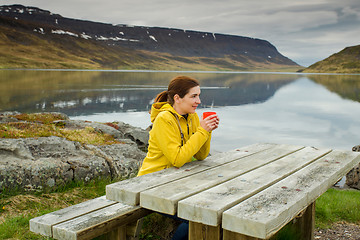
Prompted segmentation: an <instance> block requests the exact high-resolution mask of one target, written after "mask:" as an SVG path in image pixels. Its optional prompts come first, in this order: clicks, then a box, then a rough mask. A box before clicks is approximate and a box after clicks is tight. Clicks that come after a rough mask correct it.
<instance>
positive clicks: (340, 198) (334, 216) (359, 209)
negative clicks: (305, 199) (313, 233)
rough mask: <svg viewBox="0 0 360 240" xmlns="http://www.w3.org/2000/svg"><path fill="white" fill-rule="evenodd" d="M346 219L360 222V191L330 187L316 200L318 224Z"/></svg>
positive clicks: (327, 223)
mask: <svg viewBox="0 0 360 240" xmlns="http://www.w3.org/2000/svg"><path fill="white" fill-rule="evenodd" d="M340 221H345V222H349V223H355V224H360V191H355V190H343V191H339V190H336V189H329V190H328V191H327V192H326V193H325V194H323V195H322V196H321V197H320V198H319V199H318V200H317V201H316V226H317V227H318V228H321V229H323V228H329V227H330V226H331V224H332V223H334V222H340Z"/></svg>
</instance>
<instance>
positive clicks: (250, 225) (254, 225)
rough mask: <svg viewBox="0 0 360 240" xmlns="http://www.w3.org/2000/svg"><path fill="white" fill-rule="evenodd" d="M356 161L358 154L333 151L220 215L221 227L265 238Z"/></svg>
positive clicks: (316, 196)
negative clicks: (221, 216)
mask: <svg viewBox="0 0 360 240" xmlns="http://www.w3.org/2000/svg"><path fill="white" fill-rule="evenodd" d="M359 162H360V156H359V153H354V152H350V151H349V152H345V151H337V150H334V151H332V152H331V153H329V154H327V155H326V156H324V157H322V158H320V159H318V160H316V161H315V162H313V163H312V164H310V165H308V166H306V167H305V168H303V169H301V170H300V171H298V172H296V173H294V174H292V175H290V176H289V177H287V178H285V179H283V180H282V181H280V182H278V183H276V184H274V185H272V186H271V187H269V188H267V189H265V190H264V191H262V192H260V193H258V194H256V195H255V196H253V197H251V198H249V199H247V200H245V201H243V202H241V203H239V204H238V205H236V206H234V207H232V208H230V209H229V210H227V211H225V212H224V213H223V220H222V225H223V228H224V229H226V230H229V231H232V232H237V233H240V234H244V235H248V236H252V237H258V238H262V239H266V238H268V237H270V236H272V235H273V234H275V233H276V232H277V231H278V230H279V229H281V228H282V227H283V226H284V225H286V224H287V223H288V222H289V221H290V220H291V219H293V218H294V217H295V216H296V215H297V214H298V213H299V212H301V211H302V210H303V209H305V208H306V207H307V206H308V205H309V204H311V203H312V202H314V201H315V200H316V199H317V198H318V197H319V196H320V195H321V194H323V193H324V192H325V191H326V190H327V189H328V188H329V187H331V186H332V185H333V184H334V183H336V182H337V181H338V180H339V179H340V178H341V177H342V176H344V175H345V174H346V173H347V172H348V171H349V170H350V169H352V168H353V167H354V166H355V165H356V164H358V163H359Z"/></svg>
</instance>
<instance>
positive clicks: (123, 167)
mask: <svg viewBox="0 0 360 240" xmlns="http://www.w3.org/2000/svg"><path fill="white" fill-rule="evenodd" d="M18 114H21V113H19V112H3V113H0V123H7V122H17V121H18V119H16V118H15V117H13V116H15V115H18ZM35 114H37V113H35ZM39 114H43V113H39ZM50 114H53V115H56V116H60V119H64V120H57V121H54V122H53V124H55V125H58V126H62V127H65V128H69V129H82V128H86V127H92V128H93V129H95V130H96V131H98V132H101V133H105V134H109V135H112V136H113V137H114V138H115V139H117V140H120V142H122V144H112V145H104V146H95V145H90V144H80V143H79V142H74V141H69V140H66V139H65V138H60V137H55V136H52V137H39V138H21V139H0V189H19V190H44V189H49V188H50V189H56V188H58V187H59V186H62V185H64V184H68V183H71V182H73V181H85V182H86V181H90V180H92V179H98V178H109V177H110V178H129V177H134V176H136V174H137V171H138V169H139V167H140V166H141V163H142V160H143V159H144V158H145V156H146V153H145V152H144V151H141V150H140V149H146V147H147V142H148V138H149V133H148V131H146V130H143V129H141V128H137V127H133V126H131V125H129V124H126V123H123V122H117V123H106V124H103V123H96V122H89V121H81V120H70V119H69V117H68V116H67V115H65V114H63V113H57V112H56V113H50ZM0 192H1V190H0Z"/></svg>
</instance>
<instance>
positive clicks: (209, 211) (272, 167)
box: [178, 147, 331, 226]
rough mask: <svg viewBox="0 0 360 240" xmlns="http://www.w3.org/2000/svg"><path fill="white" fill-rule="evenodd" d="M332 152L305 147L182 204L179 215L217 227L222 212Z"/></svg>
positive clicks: (192, 197) (180, 203) (187, 199)
mask: <svg viewBox="0 0 360 240" xmlns="http://www.w3.org/2000/svg"><path fill="white" fill-rule="evenodd" d="M330 151H331V150H330V149H322V150H320V149H315V148H312V147H306V148H304V149H301V150H300V151H297V152H294V153H292V154H290V155H287V156H285V157H283V158H280V159H279V160H277V161H274V162H272V163H270V164H268V165H265V166H263V167H260V168H257V169H255V170H253V171H251V172H248V173H246V174H243V175H241V176H240V177H237V178H234V179H232V180H230V181H227V182H225V183H223V184H220V185H217V186H215V187H213V188H210V189H208V190H206V191H203V192H201V193H199V194H196V195H193V196H191V197H189V198H186V199H184V200H181V201H179V204H178V216H179V217H180V218H183V219H187V220H189V221H193V222H199V223H203V224H206V225H211V226H217V225H219V224H221V216H222V213H223V211H225V210H226V209H229V208H231V207H232V206H234V205H236V204H238V203H240V202H241V201H243V200H245V199H247V198H249V197H251V196H253V195H255V194H256V193H258V192H260V191H262V190H264V189H265V188H267V187H269V186H271V185H272V184H274V183H276V182H278V181H280V180H281V179H284V178H285V177H287V176H289V175H290V174H292V173H294V172H296V171H298V170H299V169H301V168H303V167H304V166H306V165H308V164H310V163H311V162H313V161H315V160H316V159H318V158H320V157H322V156H324V155H325V154H327V153H329V152H330Z"/></svg>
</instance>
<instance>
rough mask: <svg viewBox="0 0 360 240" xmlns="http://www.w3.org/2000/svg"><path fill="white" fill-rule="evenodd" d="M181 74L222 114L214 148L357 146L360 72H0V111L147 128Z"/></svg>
mask: <svg viewBox="0 0 360 240" xmlns="http://www.w3.org/2000/svg"><path fill="white" fill-rule="evenodd" d="M178 75H187V76H190V77H193V78H196V79H198V80H199V82H200V84H201V101H202V104H201V105H200V106H201V107H199V108H198V110H197V112H198V114H199V115H200V114H201V113H202V112H203V111H206V110H209V109H213V110H215V111H216V112H218V114H219V116H220V120H221V122H220V127H219V128H218V129H217V130H216V131H214V132H213V136H212V151H213V152H218V151H220V152H221V151H227V150H231V149H234V148H238V147H241V146H246V145H249V144H253V143H264V142H266V143H283V144H295V145H304V146H314V147H318V148H324V147H325V148H336V149H346V150H351V148H352V147H353V146H354V145H358V144H360V137H359V133H360V75H337V74H300V73H249V72H166V71H164V72H161V71H80V70H0V93H1V94H0V111H19V112H24V113H25V112H26V113H32V112H54V111H55V112H63V113H65V114H67V115H68V116H69V117H70V118H71V119H82V120H89V121H98V122H113V121H123V122H126V123H129V124H131V125H133V126H137V127H141V128H144V129H145V128H146V127H148V126H149V125H150V116H149V113H148V111H149V109H150V107H151V103H152V101H153V99H154V97H155V95H156V94H157V93H159V92H161V91H163V90H165V89H166V88H167V85H168V83H169V81H170V80H171V79H172V78H173V77H175V76H178Z"/></svg>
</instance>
